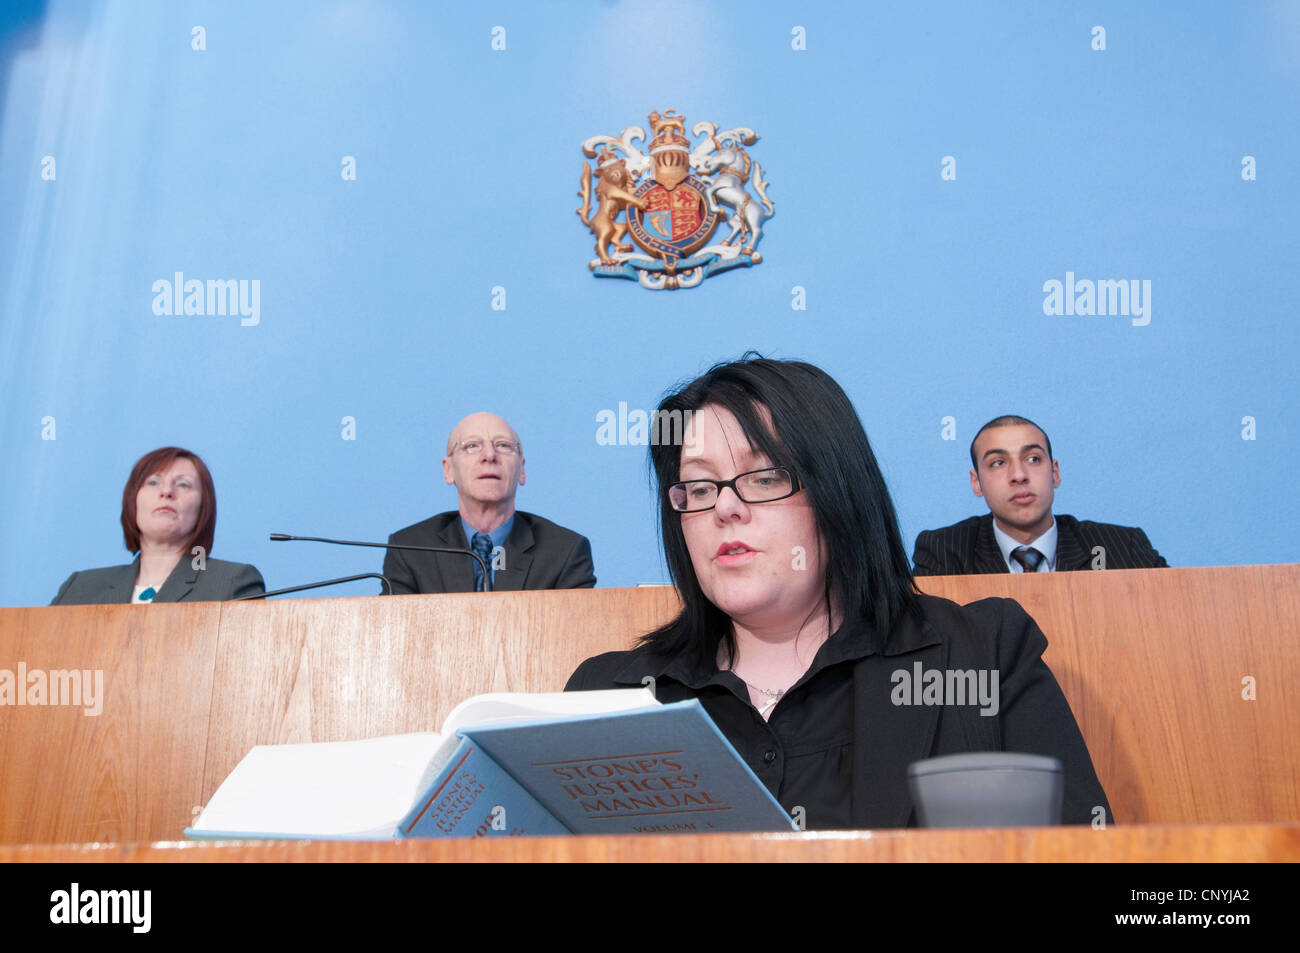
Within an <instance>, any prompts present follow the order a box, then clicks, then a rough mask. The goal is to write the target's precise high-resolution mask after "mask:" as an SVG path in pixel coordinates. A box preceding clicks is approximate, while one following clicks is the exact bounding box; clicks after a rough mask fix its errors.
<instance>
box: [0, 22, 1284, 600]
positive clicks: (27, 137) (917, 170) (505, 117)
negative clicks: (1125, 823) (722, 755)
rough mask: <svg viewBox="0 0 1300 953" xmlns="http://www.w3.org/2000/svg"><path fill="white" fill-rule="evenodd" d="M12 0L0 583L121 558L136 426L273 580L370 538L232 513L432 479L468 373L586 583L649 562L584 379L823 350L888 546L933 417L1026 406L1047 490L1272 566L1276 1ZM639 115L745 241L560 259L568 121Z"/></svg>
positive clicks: (922, 489) (335, 561) (45, 591)
mask: <svg viewBox="0 0 1300 953" xmlns="http://www.w3.org/2000/svg"><path fill="white" fill-rule="evenodd" d="M5 9H6V13H3V14H0V95H3V99H2V100H0V326H2V327H3V339H2V343H0V372H2V373H3V384H2V385H0V386H2V388H3V391H2V392H3V405H2V406H0V453H2V455H3V461H4V468H3V472H2V473H0V498H3V499H5V500H6V501H8V508H7V511H6V514H5V517H4V519H3V521H0V604H6V605H14V604H36V603H43V602H46V601H48V600H49V598H50V597H51V596H52V595H53V593H54V592H55V590H56V589H57V588H58V585H59V584H60V582H61V581H62V580H63V579H64V577H66V576H67V574H68V573H70V572H72V571H73V570H76V569H81V568H87V567H91V566H100V565H109V564H114V563H119V562H124V561H125V560H126V558H127V554H126V553H125V550H124V549H123V548H122V543H121V533H120V529H119V527H118V508H119V503H120V496H121V488H122V484H123V482H124V480H125V478H126V475H127V473H128V471H129V468H130V466H131V464H132V463H133V462H134V460H135V459H136V458H137V457H138V456H139V455H140V454H142V453H143V452H145V451H147V450H150V449H152V448H154V447H157V446H160V445H164V444H170V443H177V444H180V445H183V446H188V447H190V448H192V449H194V450H196V451H198V452H199V453H201V454H202V455H203V456H204V457H205V458H206V460H207V461H208V463H209V465H210V466H211V468H212V470H213V473H214V475H215V478H216V481H217V488H218V494H219V501H220V514H221V517H220V522H219V525H218V532H217V540H216V546H215V550H214V555H216V556H217V557H219V558H225V559H235V560H240V561H248V562H253V563H255V564H256V565H257V566H259V567H260V568H261V569H262V571H263V573H264V575H265V577H266V579H267V582H268V585H270V586H284V585H291V584H294V583H298V582H305V581H308V580H311V579H316V578H326V577H329V576H333V575H343V574H347V573H351V572H361V571H367V570H371V569H377V568H378V566H379V563H380V559H379V558H378V556H377V555H376V554H373V553H370V552H366V551H359V550H343V549H334V548H331V547H312V546H309V545H307V544H272V543H269V542H267V540H266V534H267V533H268V532H272V531H284V532H294V533H302V534H312V535H337V536H343V537H350V538H368V539H382V538H383V537H385V536H386V535H387V534H388V533H389V532H391V531H393V530H395V529H397V528H399V527H401V526H405V525H407V524H409V523H412V522H415V521H417V520H419V519H422V518H424V517H426V516H428V515H430V514H432V513H434V512H438V511H440V510H444V509H450V508H453V507H454V505H455V497H454V491H453V490H452V489H451V488H449V487H446V486H444V485H443V484H442V481H441V477H440V474H439V472H438V460H439V457H440V455H441V452H442V445H443V443H444V441H445V439H446V435H447V431H448V429H449V428H450V427H451V425H452V424H454V423H455V421H456V420H458V419H459V418H460V417H461V416H463V415H464V414H466V413H468V412H471V411H474V410H478V409H490V410H494V411H496V412H498V413H501V414H503V415H504V416H506V417H507V418H508V419H510V420H511V421H512V422H513V423H514V425H515V427H516V429H517V430H518V431H519V433H520V434H521V436H522V438H523V440H524V445H525V453H526V457H527V469H528V476H529V480H528V484H527V485H526V486H525V487H524V488H522V489H521V491H520V494H519V500H518V502H519V505H520V507H521V508H523V509H526V510H530V511H534V512H538V513H541V514H543V515H545V516H547V517H549V518H551V519H553V520H556V521H557V522H559V523H561V524H564V525H566V526H569V527H572V528H574V529H576V530H578V531H580V532H583V533H585V534H586V535H588V536H589V537H590V538H591V540H592V545H593V548H594V552H595V560H596V570H597V575H598V576H599V579H600V584H601V585H602V586H606V585H631V584H635V583H637V582H643V581H661V580H663V579H664V570H663V567H662V561H661V558H660V555H659V552H658V543H657V537H656V534H655V532H654V527H653V513H652V508H651V502H650V497H649V491H648V489H647V480H646V461H645V450H644V448H641V447H632V446H614V447H606V446H600V445H598V443H597V441H596V429H597V425H596V417H597V414H598V413H599V412H600V411H601V410H602V409H607V408H608V409H617V407H618V405H619V402H620V401H623V402H626V403H627V404H628V406H629V407H631V408H646V407H653V406H654V404H655V403H656V401H657V399H658V398H659V396H660V395H661V394H662V393H663V391H664V390H665V388H667V387H668V386H669V385H671V384H672V383H674V382H676V381H678V380H680V379H682V378H685V377H689V376H693V375H694V374H696V373H698V372H699V371H700V370H702V369H703V368H704V367H706V366H707V365H708V364H710V363H712V362H714V361H715V360H719V359H723V358H730V357H735V356H738V355H739V354H740V353H741V352H743V351H744V350H746V349H748V348H756V349H758V350H760V351H762V352H764V353H766V354H768V355H769V356H778V357H801V358H805V359H808V360H811V361H813V362H815V363H818V364H820V365H822V366H823V367H825V368H826V369H827V370H829V371H830V372H831V373H832V374H833V375H835V376H836V378H837V379H838V380H839V381H840V382H841V383H842V384H843V385H844V387H845V388H846V390H847V391H848V392H849V394H850V396H851V397H852V398H853V400H854V401H855V403H856V405H857V407H858V410H859V412H860V414H861V416H862V419H863V421H864V423H865V425H866V427H867V432H868V434H869V435H870V436H871V439H872V441H873V443H874V444H875V446H876V450H877V453H878V455H879V457H880V458H881V461H882V464H883V466H884V468H885V471H886V476H887V477H888V478H889V480H890V484H891V487H892V489H893V492H894V495H895V498H896V501H897V503H898V508H899V513H900V517H901V519H902V522H903V532H904V536H905V538H906V539H907V541H908V543H909V545H910V543H911V541H912V539H913V538H914V537H915V535H916V533H917V532H918V531H919V530H921V529H924V528H927V527H933V526H938V525H943V524H947V523H950V522H953V521H955V520H957V519H960V518H962V517H964V516H967V515H970V514H972V513H976V512H982V511H983V504H982V503H981V501H979V500H976V499H975V498H974V497H972V496H971V494H970V490H969V487H968V484H967V477H966V474H967V469H968V460H967V455H966V454H967V445H968V443H969V441H970V438H971V436H972V435H973V432H974V429H975V428H976V427H978V425H979V424H980V423H982V422H983V421H984V420H986V419H988V418H989V417H992V416H994V415H995V414H998V413H1003V412H1009V411H1010V412H1018V413H1022V414H1026V415H1028V416H1030V417H1033V418H1035V419H1037V420H1039V421H1040V422H1042V423H1043V424H1044V425H1045V426H1046V427H1047V429H1048V432H1049V433H1050V435H1051V437H1052V440H1053V444H1054V448H1055V450H1056V454H1057V457H1058V459H1059V460H1060V461H1061V471H1062V476H1063V483H1062V487H1061V489H1060V490H1059V491H1058V496H1057V501H1058V505H1057V511H1058V512H1069V513H1073V514H1075V515H1077V516H1080V517H1083V518H1090V519H1101V520H1106V521H1110V522H1118V523H1124V524H1130V525H1131V524H1140V525H1142V526H1143V527H1144V528H1145V529H1146V530H1147V532H1148V534H1149V535H1150V537H1151V539H1152V541H1153V542H1154V543H1155V545H1156V546H1157V548H1158V549H1160V550H1161V552H1162V553H1163V554H1164V555H1165V556H1166V557H1167V558H1168V559H1169V561H1170V562H1171V563H1172V564H1176V565H1214V564H1225V563H1251V562H1290V561H1295V560H1296V559H1297V551H1298V549H1297V544H1296V542H1295V539H1294V530H1295V526H1296V524H1297V505H1296V503H1295V496H1294V494H1293V493H1290V492H1288V491H1287V487H1288V486H1290V484H1291V482H1292V481H1291V479H1290V476H1291V474H1292V473H1293V471H1294V465H1295V463H1296V461H1297V456H1298V455H1297V433H1296V430H1295V424H1294V419H1295V413H1294V408H1295V392H1296V391H1295V385H1294V383H1293V381H1294V375H1295V368H1296V366H1297V358H1298V357H1300V346H1298V341H1297V331H1296V315H1295V306H1294V297H1295V292H1294V287H1293V286H1294V282H1295V275H1296V262H1297V258H1298V256H1297V252H1298V251H1300V247H1298V246H1300V231H1298V230H1297V227H1296V220H1297V212H1298V211H1300V197H1298V195H1297V181H1298V176H1297V169H1298V168H1300V149H1298V146H1300V141H1298V136H1297V122H1296V116H1297V115H1300V101H1298V100H1300V5H1297V4H1295V3H1284V2H1279V3H1263V2H1260V3H1242V4H1233V5H1231V7H1230V8H1229V7H1226V6H1224V5H1222V4H1218V3H1179V4H1172V3H1166V4H1131V3H1093V4H1088V5H1068V6H1066V5H1056V4H1042V3H1031V2H1024V3H1008V4H996V5H983V4H968V3H961V2H955V0H954V2H900V3H891V4H865V3H862V4H859V3H820V4H814V5H812V7H811V10H807V11H804V10H800V11H799V12H795V10H796V9H797V8H796V7H795V6H793V5H791V4H788V3H775V2H773V3H756V2H736V3H732V2H704V0H698V2H677V3H644V2H638V3H632V2H586V3H580V2H572V3H532V2H527V3H525V2H519V3H495V4H490V3H483V4H461V3H455V4H452V3H436V4H435V3H423V2H421V3H416V2H410V3H352V2H334V3H327V2H299V3H288V2H276V3H260V2H243V3H228V4H220V5H218V4H206V3H184V2H175V3H162V2H154V3H143V2H134V0H133V2H117V3H100V4H86V3H81V2H60V0H49V2H48V3H42V2H19V3H16V4H12V5H10V6H8V7H6V8H5ZM5 18H7V19H5ZM195 25H202V26H203V27H204V28H205V30H206V47H207V48H206V50H204V51H201V52H200V51H195V50H193V49H192V48H191V29H192V27H194V26H195ZM498 25H499V26H504V27H505V30H506V49H505V50H504V51H493V50H492V48H491V41H492V32H491V31H492V28H493V27H494V26H498ZM1096 25H1101V26H1104V27H1105V30H1106V49H1105V50H1104V51H1096V50H1093V49H1092V48H1091V47H1092V35H1091V31H1092V28H1093V27H1094V26H1096ZM795 26H802V27H804V29H805V32H806V37H807V43H806V45H807V49H806V50H802V51H796V50H794V49H792V48H791V47H792V42H791V41H792V33H791V30H792V28H793V27H795ZM668 108H674V109H677V110H679V111H680V112H682V113H684V114H685V115H686V117H687V123H688V129H689V126H690V125H691V124H693V123H695V122H697V121H699V120H711V121H713V122H716V123H718V124H719V125H720V126H723V127H726V126H735V125H747V126H751V127H753V128H755V129H757V130H758V132H759V133H760V134H761V136H762V139H761V140H760V142H759V143H758V144H757V145H756V146H754V147H753V149H752V150H751V152H752V154H753V156H754V157H755V158H756V159H758V160H759V161H760V162H761V163H762V164H763V166H764V168H765V169H766V170H767V174H768V178H769V180H770V181H771V191H770V194H771V197H772V199H773V200H774V201H775V202H776V208H777V213H776V216H775V218H773V219H771V220H770V222H768V223H767V228H768V231H767V234H766V237H765V238H764V239H763V242H762V245H761V249H760V250H761V251H762V252H763V255H764V256H765V259H766V260H765V262H764V263H763V264H762V265H761V266H759V267H757V268H755V269H751V270H742V271H735V272H731V273H728V274H724V275H721V276H718V277H715V278H712V279H710V280H709V281H707V282H705V283H704V284H703V285H702V286H700V287H698V288H695V289H692V290H689V291H679V292H660V293H653V292H649V291H645V290H642V289H640V288H638V287H636V286H634V285H632V284H631V283H628V282H621V281H613V280H603V279H602V280H598V279H595V278H593V277H592V276H591V274H590V273H589V272H588V270H587V267H586V262H587V260H588V259H589V258H590V257H591V245H592V242H591V237H590V235H589V233H588V232H587V231H586V229H585V228H584V227H583V226H582V224H581V223H580V222H579V221H578V218H577V216H576V215H575V214H574V210H575V209H576V208H577V206H578V204H579V202H578V198H577V190H578V180H579V173H580V171H581V168H582V161H583V160H582V156H581V152H580V148H579V147H580V143H581V142H582V140H584V139H585V138H587V137H589V136H592V135H596V134H618V133H619V132H620V131H621V130H622V128H623V127H625V126H628V125H641V126H643V127H647V128H648V125H647V120H646V117H647V114H648V113H649V112H650V111H651V110H652V109H658V110H660V111H663V110H665V109H668ZM47 155H49V156H53V157H54V158H55V161H56V175H57V178H56V179H55V180H54V181H45V180H43V179H42V177H41V170H42V159H43V157H44V156H47ZM345 155H352V156H355V157H356V168H357V178H356V180H355V181H344V180H343V179H342V177H341V175H340V167H341V159H342V157H343V156H345ZM947 155H951V156H953V157H955V159H956V163H957V166H956V168H957V178H956V180H955V181H944V180H942V179H941V177H940V168H941V159H942V157H944V156H947ZM1247 155H1250V156H1254V157H1255V159H1256V163H1257V175H1258V177H1257V179H1256V180H1255V181H1244V180H1243V178H1242V174H1241V169H1242V157H1243V156H1247ZM177 271H181V272H183V273H184V274H185V275H186V276H187V277H194V278H201V279H208V278H242V279H248V280H252V279H257V280H258V281H259V283H260V289H261V300H260V323H259V324H258V325H257V326H255V327H242V326H241V324H240V321H239V319H238V318H230V317H175V316H173V317H167V316H156V315H155V314H154V313H153V310H152V302H153V298H154V295H153V292H152V290H151V289H152V284H153V282H154V281H155V280H157V279H160V278H168V279H170V278H171V276H172V275H173V273H174V272H177ZM1067 271H1072V272H1074V273H1075V274H1076V275H1077V276H1078V277H1081V278H1083V277H1087V278H1093V279H1100V278H1125V279H1139V280H1149V281H1150V282H1151V287H1152V297H1151V315H1150V317H1151V320H1150V323H1149V324H1148V325H1146V326H1142V327H1138V326H1134V325H1133V323H1132V321H1131V320H1130V319H1129V318H1126V317H1117V316H1110V317H1097V316H1093V317H1079V316H1048V315H1045V314H1044V312H1043V299H1044V292H1043V290H1042V288H1043V284H1044V282H1046V281H1048V280H1049V279H1053V278H1055V279H1058V280H1064V278H1065V275H1066V272H1067ZM498 285H500V286H504V287H505V288H506V293H507V308H506V310H505V311H494V310H492V308H491V301H492V293H491V289H492V288H493V287H494V286H498ZM795 286H802V287H803V288H805V289H806V296H807V309H806V310H803V311H797V310H793V309H792V307H791V302H792V294H791V289H792V288H794V287H795ZM949 415H951V416H952V417H954V418H955V419H956V430H957V439H956V440H955V441H946V440H944V439H942V436H941V431H942V420H943V418H944V417H945V416H949ZM47 416H49V417H53V418H54V419H55V427H56V431H55V433H56V439H54V440H46V439H42V431H43V426H42V419H43V418H45V417H47ZM345 416H351V417H354V418H355V420H356V434H357V439H356V440H354V441H345V440H343V439H342V438H341V431H342V423H341V421H342V419H343V418H344V417H345ZM1246 416H1251V417H1254V418H1255V420H1256V428H1257V439H1255V440H1250V441H1248V440H1243V439H1242V429H1243V425H1242V418H1243V417H1246ZM373 589H374V584H373V583H365V584H359V585H357V586H354V587H352V588H350V589H343V590H336V591H337V592H343V593H348V592H350V593H353V594H357V593H362V592H371V591H373Z"/></svg>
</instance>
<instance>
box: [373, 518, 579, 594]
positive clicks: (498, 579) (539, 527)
mask: <svg viewBox="0 0 1300 953" xmlns="http://www.w3.org/2000/svg"><path fill="white" fill-rule="evenodd" d="M388 541H389V542H390V543H403V544H406V545H408V546H445V547H448V548H451V549H469V540H467V539H466V538H465V531H464V530H463V529H462V528H461V525H460V513H459V512H457V511H455V510H453V511H452V512H450V513H439V514H438V515H437V516H432V517H430V518H429V519H427V520H424V521H423V522H420V523H416V524H415V525H414V526H408V527H406V529H400V530H398V531H397V532H396V533H394V534H393V535H392V536H390V537H388ZM384 575H385V576H387V577H388V581H389V582H390V583H392V586H393V594H394V595H401V594H405V593H413V592H473V591H474V560H473V559H471V558H470V557H469V556H459V555H456V554H454V553H421V552H414V551H405V550H401V549H390V550H388V555H386V556H385V557H384ZM595 584H596V571H595V569H594V568H593V567H592V563H591V543H590V542H588V541H587V537H585V536H579V535H578V534H577V533H575V532H573V530H569V529H565V528H564V527H563V526H557V525H556V524H554V523H552V522H551V521H550V520H547V519H542V517H540V516H534V515H533V514H532V513H525V512H523V511H521V510H516V511H515V523H514V525H513V526H512V527H510V535H509V536H508V537H506V544H505V565H504V566H502V567H500V568H498V569H497V570H496V572H495V573H494V574H493V588H494V589H497V590H518V589H583V588H588V589H589V588H591V587H592V586H594V585H595Z"/></svg>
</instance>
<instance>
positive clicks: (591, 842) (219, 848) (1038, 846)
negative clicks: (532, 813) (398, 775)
mask: <svg viewBox="0 0 1300 953" xmlns="http://www.w3.org/2000/svg"><path fill="white" fill-rule="evenodd" d="M628 861H631V862H644V863H670V864H678V863H698V862H740V863H750V862H761V863H773V862H792V863H809V862H831V861H834V862H858V863H865V862H871V863H894V862H908V863H914V862H932V861H975V862H1012V863H1019V862H1033V863H1045V862H1055V861H1062V862H1067V863H1081V862H1082V863H1094V862H1099V863H1115V862H1125V863H1170V862H1174V863H1177V862H1184V861H1198V862H1238V863H1242V862H1260V861H1274V862H1278V861H1291V862H1295V861H1300V825H1296V824H1291V825H1263V824H1261V825H1249V826H1217V825H1211V826H1188V827H1167V826H1139V827H1112V828H1110V829H1109V830H1105V831H1094V830H1092V829H1091V828H1078V827H1022V828H1007V829H1002V830H993V829H987V828H986V829H979V830H958V831H847V832H835V833H824V834H643V835H632V836H626V837H526V838H525V837H521V838H509V839H498V840H454V841H453V840H446V841H431V840H422V841H388V842H382V843H381V842H374V841H366V842H358V841H263V842H254V841H238V842H236V841H226V842H211V843H205V844H195V843H182V844H175V843H159V844H75V845H73V844H65V845H49V846H33V845H19V846H13V845H0V863H23V862H27V863H285V862H290V863H299V862H301V863H318V862H337V863H466V862H474V863H511V862H520V863H615V862H628Z"/></svg>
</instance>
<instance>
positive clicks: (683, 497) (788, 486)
mask: <svg viewBox="0 0 1300 953" xmlns="http://www.w3.org/2000/svg"><path fill="white" fill-rule="evenodd" d="M728 486H729V487H731V489H732V490H733V491H735V494H736V496H738V497H740V499H741V500H742V501H744V502H745V503H771V502H773V501H774V500H783V499H785V498H786V497H787V496H794V495H795V494H796V493H798V492H799V489H800V486H799V478H798V477H797V476H795V475H794V471H793V470H791V469H789V468H788V467H768V468H767V469H765V470H751V471H750V472H749V473H742V474H740V475H739V476H736V477H734V478H732V479H730V480H687V481H685V482H683V483H674V484H672V485H671V486H669V487H668V505H669V506H671V507H672V508H673V509H674V510H676V511H677V512H678V513H698V512H701V511H702V510H711V509H713V507H715V506H717V504H718V496H719V494H721V493H722V490H723V488H724V487H728Z"/></svg>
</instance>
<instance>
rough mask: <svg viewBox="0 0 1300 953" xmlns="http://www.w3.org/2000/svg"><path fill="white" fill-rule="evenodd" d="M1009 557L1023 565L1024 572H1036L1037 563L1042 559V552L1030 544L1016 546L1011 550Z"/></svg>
mask: <svg viewBox="0 0 1300 953" xmlns="http://www.w3.org/2000/svg"><path fill="white" fill-rule="evenodd" d="M1011 558H1012V559H1014V560H1015V561H1016V562H1018V563H1020V565H1022V566H1024V567H1025V572H1038V564H1039V563H1041V562H1042V561H1043V554H1042V553H1040V552H1039V551H1038V550H1036V549H1034V547H1032V546H1017V547H1016V548H1015V549H1013V550H1011Z"/></svg>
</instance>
